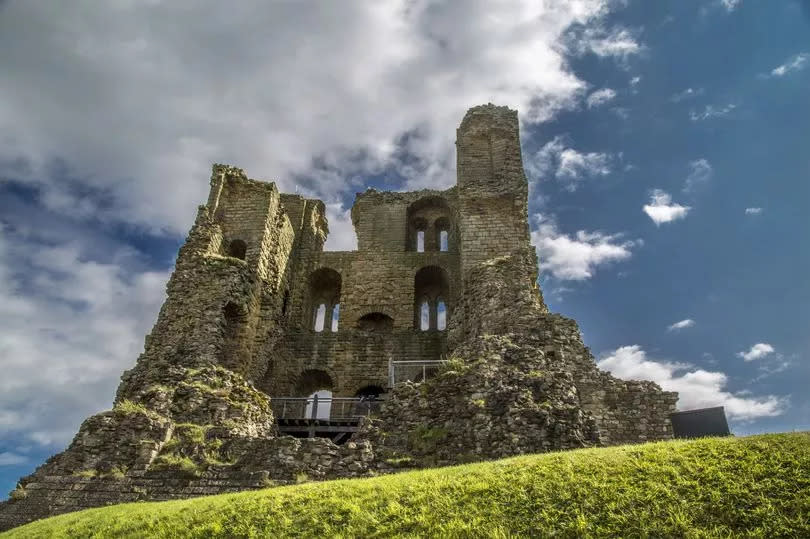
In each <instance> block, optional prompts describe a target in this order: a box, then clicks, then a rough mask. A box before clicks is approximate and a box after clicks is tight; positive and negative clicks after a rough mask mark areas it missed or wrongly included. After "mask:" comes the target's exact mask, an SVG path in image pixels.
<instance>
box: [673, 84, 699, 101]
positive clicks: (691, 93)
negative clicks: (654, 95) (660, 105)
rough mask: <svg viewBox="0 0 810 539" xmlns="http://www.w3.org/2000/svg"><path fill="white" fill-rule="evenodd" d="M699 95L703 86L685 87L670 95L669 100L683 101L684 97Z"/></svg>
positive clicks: (690, 97)
mask: <svg viewBox="0 0 810 539" xmlns="http://www.w3.org/2000/svg"><path fill="white" fill-rule="evenodd" d="M699 95H703V88H691V87H690V88H687V89H686V90H683V91H682V92H678V93H677V94H674V95H673V96H672V97H670V98H669V99H670V101H672V102H673V103H678V102H680V101H684V100H686V99H692V98H693V97H697V96H699Z"/></svg>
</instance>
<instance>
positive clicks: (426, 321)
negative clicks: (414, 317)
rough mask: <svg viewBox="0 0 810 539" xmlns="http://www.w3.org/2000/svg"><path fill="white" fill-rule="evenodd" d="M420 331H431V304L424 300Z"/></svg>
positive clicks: (420, 313) (421, 307)
mask: <svg viewBox="0 0 810 539" xmlns="http://www.w3.org/2000/svg"><path fill="white" fill-rule="evenodd" d="M419 329H420V330H422V331H427V330H429V329H430V303H428V300H424V301H423V302H422V305H421V306H420V307H419Z"/></svg>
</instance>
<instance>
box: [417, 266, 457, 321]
mask: <svg viewBox="0 0 810 539" xmlns="http://www.w3.org/2000/svg"><path fill="white" fill-rule="evenodd" d="M449 293H450V288H449V279H448V278H447V272H446V271H445V270H444V269H443V268H441V267H439V266H425V267H424V268H422V269H420V270H419V271H418V272H416V275H415V276H414V280H413V294H414V295H413V297H414V328H415V329H419V330H422V331H426V330H428V329H439V330H444V329H446V328H447V318H448V312H449V308H448V305H447V303H446V299H445V298H447V297H449ZM440 316H441V318H442V321H441V324H440V323H439V317H440Z"/></svg>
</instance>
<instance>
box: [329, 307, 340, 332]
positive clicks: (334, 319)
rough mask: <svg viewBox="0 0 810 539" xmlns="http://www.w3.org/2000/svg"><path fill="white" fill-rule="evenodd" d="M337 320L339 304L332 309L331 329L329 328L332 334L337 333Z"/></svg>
mask: <svg viewBox="0 0 810 539" xmlns="http://www.w3.org/2000/svg"><path fill="white" fill-rule="evenodd" d="M339 318H340V303H335V306H334V307H332V327H330V328H329V329H331V330H332V333H337V330H338V319H339Z"/></svg>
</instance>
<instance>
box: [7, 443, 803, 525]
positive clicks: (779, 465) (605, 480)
mask: <svg viewBox="0 0 810 539" xmlns="http://www.w3.org/2000/svg"><path fill="white" fill-rule="evenodd" d="M552 535H553V536H557V537H600V536H611V537H729V536H735V537H736V536H740V535H742V536H752V537H810V433H807V432H805V433H795V434H776V435H763V436H752V437H749V438H713V439H703V440H696V441H674V442H661V443H652V444H644V445H635V446H622V447H615V448H606V449H585V450H578V451H569V452H562V453H547V454H541V455H528V456H522V457H516V458H511V459H506V460H501V461H495V462H486V463H478V464H471V465H466V466H456V467H452V468H440V469H432V470H424V471H417V472H408V473H402V474H398V475H389V476H383V477H376V478H372V479H360V480H342V481H329V482H323V483H308V484H302V485H296V486H287V487H277V488H270V489H267V490H262V491H254V492H244V493H239V494H226V495H221V496H211V497H205V498H196V499H191V500H182V501H172V502H161V503H135V504H124V505H117V506H112V507H106V508H101V509H91V510H87V511H82V512H79V513H72V514H67V515H61V516H57V517H53V518H49V519H47V520H43V521H39V522H34V523H32V524H29V525H27V526H23V527H21V528H17V529H15V530H11V531H10V532H7V533H6V534H3V535H2V537H4V538H9V539H10V538H13V537H26V538H31V537H316V536H321V537H341V536H343V537H390V536H428V537H435V536H451V537H506V536H522V537H545V536H552Z"/></svg>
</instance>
